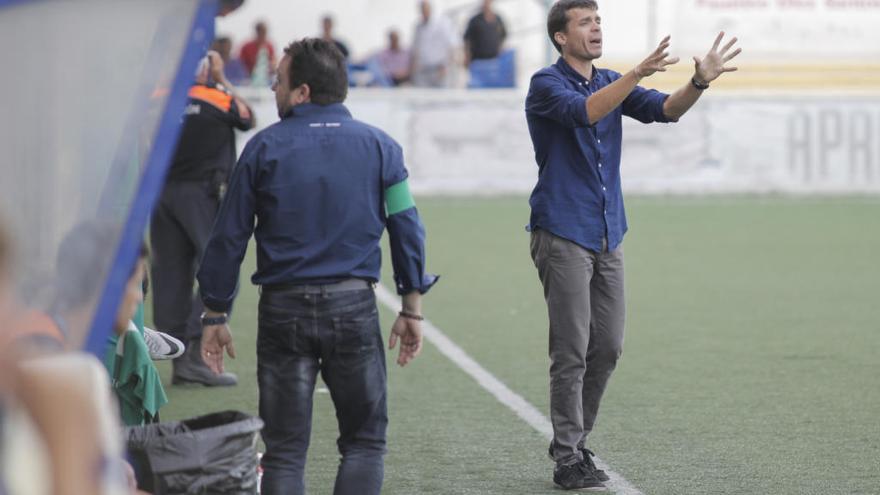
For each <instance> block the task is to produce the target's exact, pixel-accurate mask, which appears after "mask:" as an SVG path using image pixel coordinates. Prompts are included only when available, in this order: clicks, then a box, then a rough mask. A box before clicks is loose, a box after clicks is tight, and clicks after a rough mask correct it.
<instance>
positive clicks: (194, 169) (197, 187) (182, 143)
mask: <svg viewBox="0 0 880 495" xmlns="http://www.w3.org/2000/svg"><path fill="white" fill-rule="evenodd" d="M209 75H210V79H213V80H214V81H216V82H217V83H219V84H213V83H210V82H209ZM185 113H186V118H185V120H184V124H183V130H182V131H181V134H180V140H179V141H178V144H177V150H176V151H175V155H174V158H173V161H172V163H171V170H169V172H168V179H167V181H166V183H165V188H164V189H163V191H162V196H161V197H160V198H159V201H158V202H157V203H156V207H155V210H153V217H152V220H151V222H150V243H151V247H152V251H153V263H152V266H151V273H150V278H151V279H152V281H153V285H154V287H155V291H154V295H153V321H154V322H155V323H156V327H157V328H159V329H160V330H163V331H167V332H168V333H169V334H171V335H172V336H174V337H176V338H178V339H180V340H182V341H183V342H185V343H186V351H185V352H184V354H183V356H181V357H179V358H177V359H175V360H174V362H173V363H174V373H173V375H172V383H175V384H183V383H201V384H203V385H207V386H216V385H235V384H236V383H237V379H236V377H235V375H233V374H231V373H226V374H222V375H215V374H214V373H212V372H211V370H209V369H208V367H207V366H205V363H204V362H202V359H201V357H200V356H201V353H200V352H199V343H200V341H201V335H202V325H201V322H200V318H199V315H200V314H201V312H202V306H201V300H200V299H198V298H196V299H194V298H193V284H194V281H195V275H196V270H198V268H199V262H200V260H201V259H202V253H203V252H204V250H205V245H206V244H207V242H208V237H209V236H210V234H211V226H212V225H213V224H214V217H215V216H216V214H217V210H218V209H219V208H220V202H221V200H222V198H223V195H224V193H225V191H226V183H227V180H228V178H229V175H230V174H231V173H232V168H233V166H234V165H235V159H236V155H237V153H236V148H235V129H239V130H243V131H246V130H248V129H250V128H251V127H253V126H254V119H253V112H252V111H251V109H250V107H248V105H247V103H246V102H245V101H244V100H243V99H242V98H240V97H238V96H236V95H235V93H234V87H233V86H232V84H231V83H230V82H229V81H227V80H226V77H225V76H224V74H223V59H222V58H220V55H219V54H218V53H217V52H213V51H211V52H208V56H207V57H206V58H205V59H203V61H202V63H201V65H200V67H199V71H198V73H197V75H196V83H195V84H194V85H193V86H192V87H191V88H190V91H189V101H188V103H187V106H186V111H185Z"/></svg>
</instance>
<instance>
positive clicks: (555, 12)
mask: <svg viewBox="0 0 880 495" xmlns="http://www.w3.org/2000/svg"><path fill="white" fill-rule="evenodd" d="M571 9H589V10H599V4H598V3H596V2H595V1H594V0H559V1H558V2H556V3H554V4H553V7H550V13H548V14H547V34H548V35H549V36H550V42H551V43H553V46H555V47H556V51H557V52H559V53H562V47H561V46H559V43H557V42H556V39H555V38H554V37H553V35H554V34H556V33H558V32H560V31H561V32H563V33H564V32H565V26H566V25H567V24H568V11H569V10H571Z"/></svg>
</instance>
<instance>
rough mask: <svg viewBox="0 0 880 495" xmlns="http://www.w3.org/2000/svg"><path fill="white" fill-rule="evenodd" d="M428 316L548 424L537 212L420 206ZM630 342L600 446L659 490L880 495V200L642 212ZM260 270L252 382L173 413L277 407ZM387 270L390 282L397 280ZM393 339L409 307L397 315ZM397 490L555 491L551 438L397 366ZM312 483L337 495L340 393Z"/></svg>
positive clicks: (614, 462) (630, 272)
mask: <svg viewBox="0 0 880 495" xmlns="http://www.w3.org/2000/svg"><path fill="white" fill-rule="evenodd" d="M417 203H418V206H419V210H420V212H421V214H422V216H423V219H424V221H425V224H426V226H427V230H428V267H429V270H431V271H433V272H435V273H440V274H441V275H442V279H441V281H440V283H439V284H438V285H437V286H436V287H435V289H434V290H432V291H431V293H429V294H428V296H427V297H426V298H425V304H424V306H425V307H424V310H425V313H426V315H427V316H428V317H429V318H430V319H431V320H432V322H433V323H434V324H436V325H437V326H438V327H439V328H440V329H442V330H443V331H444V332H445V333H446V334H447V335H448V336H449V337H450V338H452V339H453V340H454V341H455V342H456V343H458V344H459V345H460V346H461V347H463V348H464V349H465V350H466V351H467V352H468V353H469V354H470V355H471V356H472V357H473V358H475V359H476V360H477V361H478V362H480V363H481V364H482V365H483V366H484V367H485V368H487V369H488V370H489V371H490V372H492V373H493V374H495V375H496V376H497V377H498V378H499V379H500V380H501V381H503V382H504V383H505V384H507V385H508V386H509V387H510V388H511V389H513V390H514V391H516V392H518V393H520V394H521V395H523V397H525V398H526V399H527V400H529V401H530V402H531V403H533V404H534V405H535V406H536V407H538V409H539V410H541V411H543V412H544V413H545V414H547V412H548V411H547V410H548V392H547V387H548V380H549V379H548V376H547V368H548V365H549V362H548V358H547V352H546V349H547V316H546V310H545V307H544V303H543V299H542V292H541V287H540V284H539V282H538V279H537V275H536V273H535V269H534V266H533V265H532V262H531V259H530V257H529V253H528V240H529V234H528V233H527V232H525V231H524V225H525V224H526V223H527V221H528V205H527V201H526V199H525V198H524V197H522V198H417ZM627 206H628V214H629V215H628V216H629V221H630V233H629V234H628V235H627V238H626V242H625V243H624V246H625V247H624V249H625V253H626V254H625V256H626V271H627V274H626V282H627V304H628V315H627V318H628V319H627V336H626V344H625V350H624V354H623V357H622V359H621V361H620V363H619V365H618V370H617V372H616V373H615V375H614V376H613V378H612V382H611V384H610V386H609V388H608V392H607V394H606V397H605V400H604V403H603V406H602V409H601V411H600V416H599V421H598V424H597V426H596V431H595V432H594V434H593V435H592V437H591V441H590V447H591V448H593V450H595V451H596V452H597V454H598V455H599V456H600V457H601V458H602V459H603V460H604V461H606V462H608V463H609V464H610V465H611V466H612V468H613V469H614V470H615V471H617V472H619V473H620V474H621V475H622V476H624V477H625V478H626V479H627V480H629V481H630V482H631V483H632V484H633V485H635V486H636V487H637V488H639V489H640V490H641V491H643V492H644V493H646V494H723V493H731V494H734V493H735V494H743V493H754V494H765V493H766V494H814V493H815V494H848V495H849V494H876V493H880V323H878V322H880V318H878V316H880V262H878V255H880V201H877V200H875V199H858V198H853V199H844V198H841V199H821V200H820V199H784V198H748V197H743V198H706V199H699V198H687V199H668V198H650V199H648V198H632V199H630V200H629V201H628V203H627ZM253 264H254V261H253V253H252V252H249V253H248V258H247V260H246V264H245V267H244V268H243V270H242V275H243V280H242V291H241V295H240V297H239V299H238V301H237V303H236V311H235V314H234V316H233V320H232V323H233V329H234V332H235V335H236V347H237V350H238V353H239V358H238V359H237V360H235V361H232V362H230V363H229V368H230V369H231V370H232V371H235V372H237V373H238V374H239V377H240V379H241V384H240V385H239V386H238V387H235V388H231V389H222V390H210V389H204V388H198V387H183V388H178V387H170V386H167V384H168V381H169V371H170V367H169V366H168V365H167V364H162V365H160V369H161V371H162V374H163V379H164V381H165V383H166V386H167V390H168V393H169V398H170V400H171V403H170V404H169V405H168V406H166V408H165V409H163V411H162V415H163V419H167V420H171V419H180V418H183V417H189V416H193V415H197V414H201V413H204V412H208V411H214V410H219V409H226V408H235V409H241V410H244V411H248V412H251V413H255V412H256V409H257V402H256V400H257V390H256V363H255V334H256V329H255V327H256V290H255V289H254V288H253V287H251V286H250V284H249V282H248V280H247V278H248V277H249V275H250V273H251V272H252V271H253V268H252V267H253ZM388 265H390V264H389V263H388V262H387V249H386V269H385V272H384V275H383V277H384V280H385V281H386V282H387V281H388V280H390V271H389V266H388ZM382 317H383V318H382V321H383V332H384V334H385V336H386V338H387V333H388V328H389V327H390V324H391V313H390V312H388V311H384V310H383V313H382ZM388 365H389V411H390V420H391V424H390V428H389V454H388V456H387V458H386V484H385V489H384V491H383V493H388V494H421V493H424V494H434V493H436V494H441V493H443V494H447V493H451V494H459V493H460V494H466V493H467V494H470V493H473V494H480V493H504V494H536V493H554V492H556V491H555V490H554V489H553V488H552V484H551V483H550V474H551V469H552V465H551V463H550V462H549V461H548V460H547V459H546V454H545V452H546V447H547V445H546V441H545V440H544V439H543V438H542V437H541V435H540V434H538V433H537V432H535V431H534V430H532V429H531V428H530V427H529V426H528V425H526V424H525V423H523V422H522V421H521V420H520V419H519V418H518V417H517V416H515V415H514V414H513V413H512V412H510V411H509V410H508V409H506V408H505V407H504V406H502V405H500V404H499V403H498V402H497V401H496V400H495V399H494V398H493V397H492V396H490V395H489V394H488V393H486V392H485V391H483V390H482V389H481V388H480V387H479V385H477V384H476V382H474V381H473V380H472V379H471V378H469V377H468V376H467V375H465V374H464V373H463V372H461V371H460V370H458V369H457V368H456V367H455V365H453V364H452V363H451V362H450V361H448V360H447V359H446V358H445V357H443V356H442V355H441V354H440V353H439V352H437V350H436V349H435V348H433V347H432V346H431V345H428V346H427V347H426V349H425V351H424V354H423V355H422V356H421V357H419V358H418V359H417V360H416V361H415V362H414V363H413V364H412V365H411V366H410V367H407V368H405V369H400V368H399V367H397V366H396V365H394V363H393V358H392V356H391V355H389V358H388ZM315 401H316V402H315V412H314V415H315V418H314V427H313V434H312V448H311V449H310V454H309V464H308V468H307V479H308V485H309V487H310V491H311V493H316V494H318V493H330V492H331V486H332V483H333V478H334V476H335V469H336V463H337V460H338V455H337V454H336V453H335V437H336V433H335V427H336V425H335V417H334V413H333V406H332V403H331V402H330V397H329V395H328V394H326V393H317V394H316V396H315Z"/></svg>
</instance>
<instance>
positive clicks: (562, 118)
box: [526, 71, 590, 128]
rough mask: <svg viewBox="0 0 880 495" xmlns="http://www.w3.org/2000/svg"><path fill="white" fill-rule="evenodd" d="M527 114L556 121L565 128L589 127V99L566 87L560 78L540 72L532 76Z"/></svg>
mask: <svg viewBox="0 0 880 495" xmlns="http://www.w3.org/2000/svg"><path fill="white" fill-rule="evenodd" d="M526 113H531V114H534V115H538V116H540V117H545V118H548V119H551V120H554V121H556V122H558V123H560V124H562V125H563V126H565V127H569V128H574V127H587V126H589V125H590V119H589V118H588V117H587V97H586V96H584V95H582V94H581V93H578V92H577V91H575V90H573V89H570V88H568V87H566V86H565V82H564V81H563V80H562V78H560V77H559V76H557V75H555V74H551V73H548V72H544V71H540V72H538V73H536V74H535V75H534V76H532V82H531V83H530V84H529V94H528V96H526Z"/></svg>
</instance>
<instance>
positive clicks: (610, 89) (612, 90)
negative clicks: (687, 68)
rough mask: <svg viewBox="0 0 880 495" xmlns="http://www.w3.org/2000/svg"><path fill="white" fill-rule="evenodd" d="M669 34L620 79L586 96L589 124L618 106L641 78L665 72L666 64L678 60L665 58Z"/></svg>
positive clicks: (667, 54) (676, 58) (600, 118)
mask: <svg viewBox="0 0 880 495" xmlns="http://www.w3.org/2000/svg"><path fill="white" fill-rule="evenodd" d="M669 38H670V37H669V36H666V37H665V38H663V41H661V42H660V44H659V45H657V48H656V49H655V50H654V51H653V52H652V53H651V54H650V55H648V58H646V59H645V60H643V61H642V63H640V64H639V65H637V66H635V68H634V69H633V70H631V71H629V72H627V73H626V74H624V75H623V76H622V77H621V78H620V79H618V80H616V81H614V82H613V83H611V84H609V85H608V86H605V87H604V88H602V89H600V90H599V91H596V92H595V93H593V94H592V95H590V97H589V98H587V116H588V117H589V120H590V125H593V124H595V123H596V122H598V121H600V120H602V118H603V117H605V116H606V115H608V114H609V113H611V112H612V111H613V110H614V109H615V108H617V107H618V105H620V104H621V103H623V100H625V99H626V97H627V96H629V94H630V93H631V92H632V90H633V89H635V87H636V85H637V84H638V83H639V81H641V80H642V78H645V77H648V76H650V75H652V74H654V73H655V72H666V66H667V65H672V64H675V63H677V62H678V57H672V58H669V59H668V58H666V57H668V56H669V53H668V52H667V51H666V49H667V48H669Z"/></svg>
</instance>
